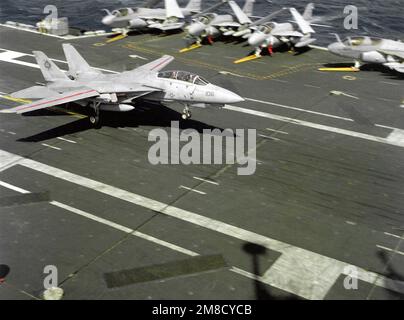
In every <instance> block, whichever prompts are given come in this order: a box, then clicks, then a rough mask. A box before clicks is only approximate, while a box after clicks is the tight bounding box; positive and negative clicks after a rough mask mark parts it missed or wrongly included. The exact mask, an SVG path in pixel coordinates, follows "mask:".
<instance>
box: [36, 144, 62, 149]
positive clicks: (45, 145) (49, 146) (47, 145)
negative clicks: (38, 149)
mask: <svg viewBox="0 0 404 320" xmlns="http://www.w3.org/2000/svg"><path fill="white" fill-rule="evenodd" d="M41 144H42V145H43V146H44V147H48V148H52V149H55V150H62V149H61V148H58V147H54V146H51V145H49V144H46V143H41Z"/></svg>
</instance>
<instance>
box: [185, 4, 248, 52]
mask: <svg viewBox="0 0 404 320" xmlns="http://www.w3.org/2000/svg"><path fill="white" fill-rule="evenodd" d="M254 2H255V0H246V2H245V5H244V7H243V10H242V9H241V8H240V7H239V6H238V5H237V3H236V2H234V1H229V0H222V2H220V3H218V4H216V5H214V6H212V7H210V8H208V9H206V10H205V11H203V12H201V13H199V14H197V15H195V16H194V17H193V21H192V23H191V24H189V25H188V26H187V27H186V28H185V31H186V33H187V35H186V37H185V39H186V40H187V42H188V44H190V43H196V44H198V45H200V43H201V42H202V40H203V39H204V38H206V39H208V41H209V43H212V42H213V38H215V37H217V36H218V35H220V34H221V33H222V34H224V35H231V34H232V33H233V32H234V30H235V29H237V28H239V27H240V26H242V25H245V24H250V23H252V21H251V20H250V18H249V17H248V16H249V15H252V7H253V3H254ZM225 3H228V4H229V5H230V8H231V10H232V11H233V13H234V16H233V15H231V14H217V13H214V12H213V11H214V10H216V9H217V8H219V7H220V6H222V5H223V4H225Z"/></svg>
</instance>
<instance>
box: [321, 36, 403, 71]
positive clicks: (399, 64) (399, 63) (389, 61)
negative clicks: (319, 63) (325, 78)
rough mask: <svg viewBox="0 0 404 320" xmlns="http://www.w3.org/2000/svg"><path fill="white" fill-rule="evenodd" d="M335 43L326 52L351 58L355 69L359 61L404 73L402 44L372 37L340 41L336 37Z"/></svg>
mask: <svg viewBox="0 0 404 320" xmlns="http://www.w3.org/2000/svg"><path fill="white" fill-rule="evenodd" d="M336 38H337V42H334V43H331V44H330V45H329V46H328V50H329V51H330V52H332V53H334V54H336V55H339V56H342V57H347V58H353V59H354V60H355V69H358V70H359V68H360V66H361V61H362V62H365V63H377V64H382V65H384V66H386V67H388V68H390V69H392V70H395V71H398V72H401V73H404V43H403V42H401V41H394V40H389V39H381V38H372V37H367V36H364V37H348V38H346V39H345V40H344V41H341V39H340V37H339V36H338V35H336Z"/></svg>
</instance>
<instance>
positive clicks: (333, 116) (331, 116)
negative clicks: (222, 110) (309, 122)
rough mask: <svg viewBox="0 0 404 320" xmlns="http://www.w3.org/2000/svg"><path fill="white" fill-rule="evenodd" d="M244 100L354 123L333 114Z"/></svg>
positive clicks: (261, 101)
mask: <svg viewBox="0 0 404 320" xmlns="http://www.w3.org/2000/svg"><path fill="white" fill-rule="evenodd" d="M244 99H245V100H248V101H252V102H258V103H262V104H268V105H271V106H275V107H280V108H285V109H290V110H296V111H302V112H307V113H312V114H317V115H320V116H324V117H329V118H335V119H340V120H345V121H354V120H353V119H351V118H345V117H340V116H335V115H333V114H328V113H322V112H317V111H312V110H306V109H302V108H297V107H292V106H287V105H284V104H280V103H275V102H269V101H263V100H257V99H251V98H246V97H244Z"/></svg>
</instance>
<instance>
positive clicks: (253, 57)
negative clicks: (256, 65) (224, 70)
mask: <svg viewBox="0 0 404 320" xmlns="http://www.w3.org/2000/svg"><path fill="white" fill-rule="evenodd" d="M259 58H261V56H256V55H255V54H252V55H250V56H247V57H244V58H241V59H238V60H236V61H234V63H235V64H239V63H243V62H247V61H252V60H256V59H259Z"/></svg>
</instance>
